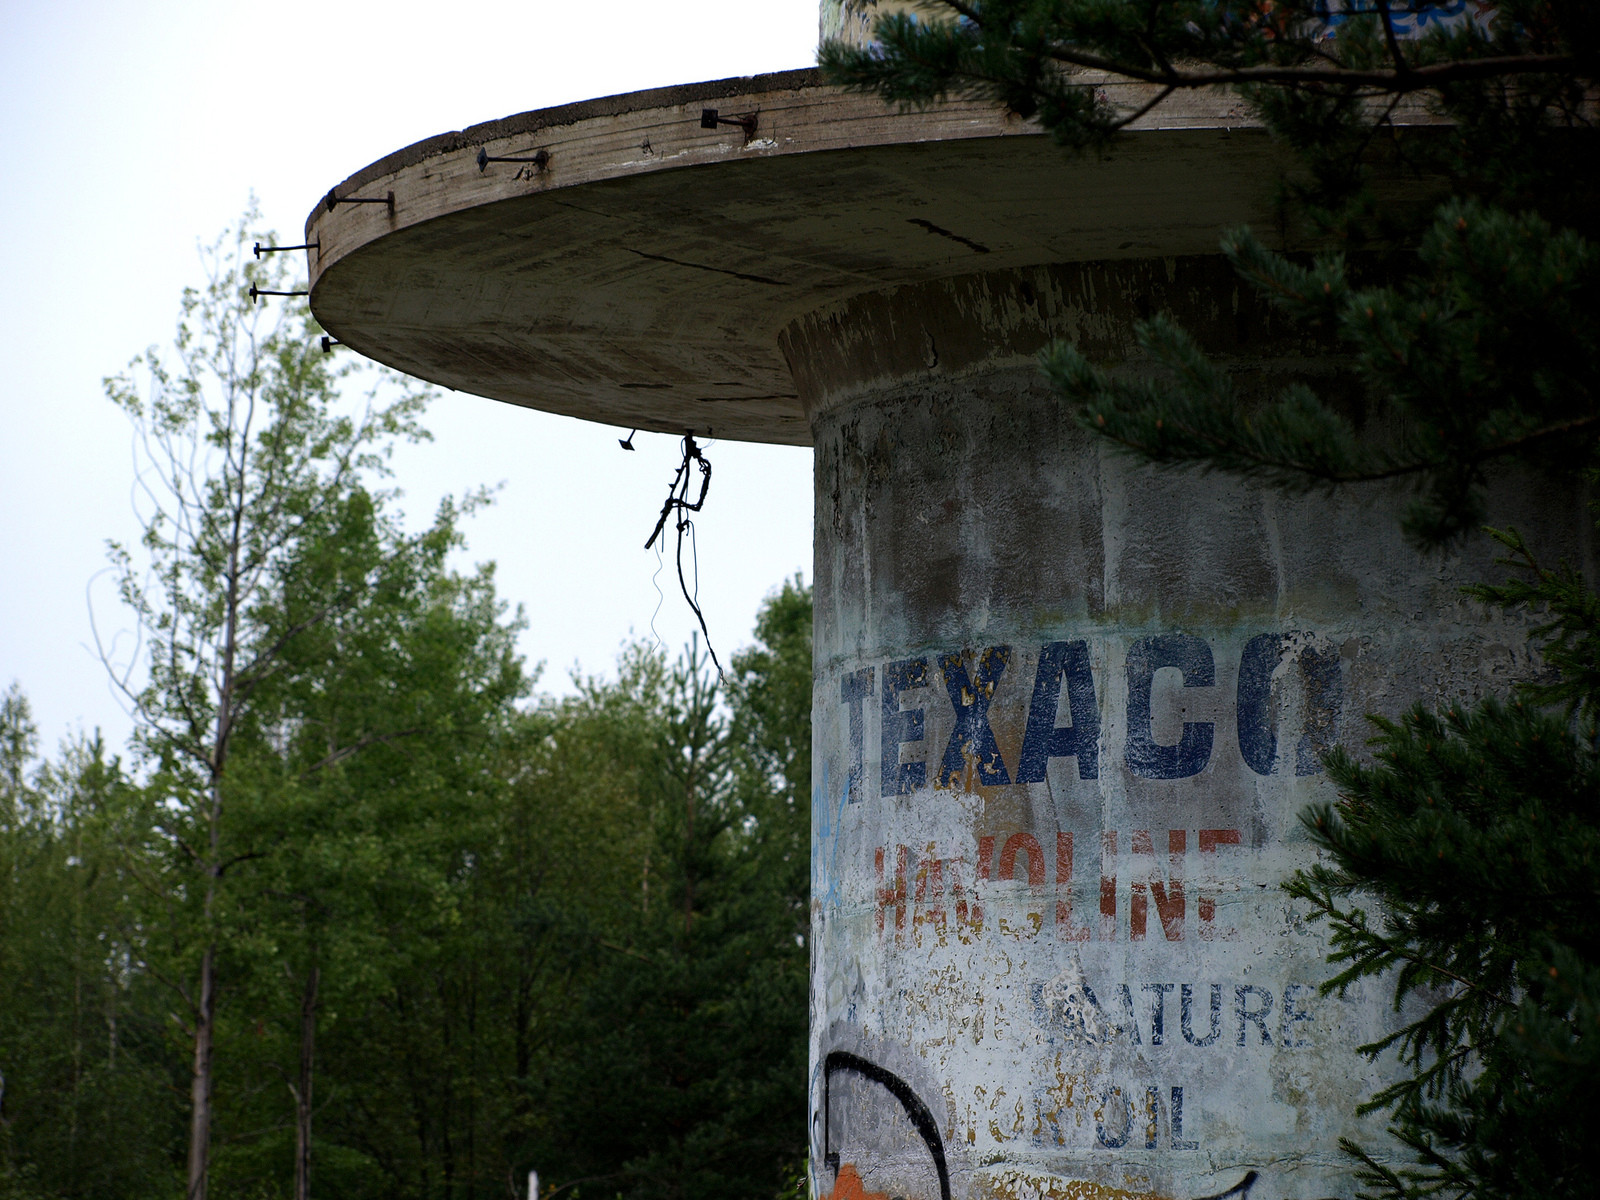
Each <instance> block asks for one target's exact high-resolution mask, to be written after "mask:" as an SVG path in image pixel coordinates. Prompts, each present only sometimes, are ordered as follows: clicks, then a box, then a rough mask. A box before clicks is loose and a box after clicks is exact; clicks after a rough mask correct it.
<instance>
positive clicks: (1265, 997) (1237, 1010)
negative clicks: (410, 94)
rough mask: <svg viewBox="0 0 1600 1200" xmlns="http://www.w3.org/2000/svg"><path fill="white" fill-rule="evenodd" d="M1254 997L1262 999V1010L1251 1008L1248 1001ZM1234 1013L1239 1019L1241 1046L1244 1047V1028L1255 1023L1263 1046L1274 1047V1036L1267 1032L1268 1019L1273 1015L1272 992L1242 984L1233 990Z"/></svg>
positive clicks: (1250, 984) (1249, 984) (1252, 985)
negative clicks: (1252, 1022)
mask: <svg viewBox="0 0 1600 1200" xmlns="http://www.w3.org/2000/svg"><path fill="white" fill-rule="evenodd" d="M1252 995H1254V996H1257V997H1259V998H1260V1000H1261V1007H1260V1008H1256V1009H1252V1008H1251V1007H1250V1005H1249V1003H1248V1001H1249V999H1250V997H1251V996H1252ZM1233 1011H1234V1014H1235V1015H1236V1016H1237V1017H1238V1018H1239V1045H1241V1046H1242V1045H1244V1042H1245V1037H1244V1027H1245V1026H1246V1025H1247V1024H1249V1023H1250V1022H1251V1021H1254V1022H1255V1026H1256V1030H1257V1031H1258V1032H1259V1033H1260V1034H1261V1045H1263V1046H1270V1045H1272V1035H1271V1034H1270V1033H1268V1032H1267V1017H1268V1016H1270V1015H1271V1013H1272V993H1271V992H1269V991H1267V989H1266V988H1258V987H1256V986H1255V985H1254V984H1252V983H1245V984H1241V985H1239V986H1238V987H1236V988H1234V989H1233Z"/></svg>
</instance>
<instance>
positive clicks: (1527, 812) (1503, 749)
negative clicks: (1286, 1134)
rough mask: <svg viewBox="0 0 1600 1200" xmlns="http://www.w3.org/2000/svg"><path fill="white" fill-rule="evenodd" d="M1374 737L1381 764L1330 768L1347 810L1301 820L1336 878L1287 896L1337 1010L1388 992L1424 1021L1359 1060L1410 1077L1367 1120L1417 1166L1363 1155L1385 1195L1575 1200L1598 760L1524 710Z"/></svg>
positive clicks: (1350, 762) (1422, 721)
mask: <svg viewBox="0 0 1600 1200" xmlns="http://www.w3.org/2000/svg"><path fill="white" fill-rule="evenodd" d="M1374 720H1375V723H1376V725H1377V727H1378V734H1377V736H1376V737H1375V738H1374V739H1373V744H1374V746H1375V747H1376V758H1375V761H1374V762H1373V763H1371V764H1362V763H1360V762H1358V761H1357V760H1356V759H1355V758H1353V757H1352V756H1351V755H1349V754H1347V753H1346V752H1344V751H1343V750H1335V751H1334V752H1333V753H1332V754H1330V755H1329V756H1328V759H1327V768H1328V772H1329V775H1330V777H1331V778H1332V779H1333V781H1334V783H1335V784H1336V785H1337V786H1338V788H1339V791H1340V799H1339V801H1338V802H1337V804H1319V805H1316V806H1313V807H1312V808H1311V809H1310V810H1309V811H1308V813H1307V814H1306V817H1305V820H1306V822H1307V824H1308V826H1309V827H1310V829H1311V831H1312V834H1313V836H1314V838H1315V839H1316V841H1317V842H1318V844H1319V845H1321V846H1322V847H1323V848H1324V849H1325V850H1326V851H1327V852H1328V855H1329V860H1330V861H1329V862H1324V863H1321V864H1318V865H1317V866H1314V867H1313V868H1311V869H1310V870H1309V871H1307V872H1304V873H1302V874H1301V875H1300V876H1299V877H1298V878H1297V879H1296V880H1295V881H1294V882H1293V883H1292V884H1290V885H1289V892H1290V894H1291V895H1293V896H1295V897H1297V898H1299V899H1301V900H1303V901H1305V902H1306V903H1307V904H1308V905H1309V906H1310V909H1311V913H1312V914H1313V916H1314V917H1316V918H1319V919H1323V920H1326V921H1327V922H1328V923H1329V926H1330V928H1331V931H1332V952H1331V954H1330V956H1329V961H1330V962H1331V963H1333V964H1335V965H1337V966H1339V967H1340V968H1341V969H1340V971H1339V972H1338V973H1337V974H1336V975H1335V976H1334V977H1333V978H1332V979H1330V980H1329V981H1328V982H1327V983H1326V984H1324V987H1323V990H1324V991H1325V992H1327V991H1339V992H1341V993H1342V992H1343V991H1344V990H1345V989H1346V988H1348V987H1349V986H1351V985H1353V984H1355V983H1356V982H1357V981H1359V980H1362V979H1366V978H1380V979H1386V980H1392V982H1393V986H1394V988H1395V997H1396V1009H1397V1011H1398V1010H1400V1009H1401V1006H1402V1001H1403V1000H1405V999H1408V998H1410V999H1414V1000H1420V1001H1422V1002H1423V1003H1422V1004H1421V1006H1420V1007H1421V1009H1422V1011H1421V1013H1420V1015H1418V1016H1415V1017H1414V1018H1412V1019H1409V1020H1405V1021H1403V1022H1402V1024H1401V1026H1400V1027H1399V1028H1398V1029H1397V1030H1396V1031H1395V1032H1394V1033H1392V1034H1390V1035H1389V1036H1387V1037H1385V1038H1383V1039H1382V1040H1380V1041H1379V1042H1377V1043H1374V1044H1373V1045H1371V1046H1368V1047H1364V1048H1363V1049H1364V1051H1365V1052H1366V1053H1369V1054H1371V1055H1373V1056H1374V1057H1376V1056H1377V1055H1379V1054H1381V1053H1383V1052H1384V1051H1386V1050H1389V1049H1391V1048H1393V1049H1394V1050H1396V1051H1397V1052H1398V1053H1399V1055H1400V1058H1401V1061H1402V1062H1403V1063H1404V1064H1405V1065H1406V1066H1407V1067H1408V1068H1410V1070H1409V1073H1408V1074H1407V1075H1406V1076H1404V1077H1402V1078H1401V1079H1400V1080H1398V1081H1397V1082H1395V1083H1393V1084H1391V1085H1390V1086H1389V1087H1387V1088H1384V1089H1383V1090H1382V1091H1380V1092H1378V1093H1377V1094H1376V1095H1375V1096H1374V1097H1373V1098H1372V1099H1371V1101H1369V1102H1368V1104H1367V1105H1366V1110H1367V1111H1373V1110H1388V1111H1390V1112H1392V1113H1393V1114H1394V1116H1395V1125H1396V1129H1397V1131H1398V1133H1399V1135H1400V1137H1401V1140H1402V1141H1403V1142H1404V1143H1405V1144H1407V1145H1408V1146H1410V1147H1411V1148H1412V1149H1413V1150H1414V1151H1415V1152H1416V1153H1417V1156H1418V1160H1419V1163H1420V1164H1421V1165H1420V1166H1419V1167H1418V1168H1403V1169H1399V1170H1396V1169H1394V1168H1392V1167H1389V1166H1383V1165H1381V1164H1380V1163H1378V1162H1377V1160H1375V1159H1374V1158H1373V1157H1372V1156H1370V1155H1368V1154H1366V1153H1362V1152H1359V1151H1357V1149H1356V1148H1355V1147H1353V1146H1350V1147H1347V1148H1348V1149H1350V1150H1351V1151H1352V1152H1353V1153H1359V1154H1360V1157H1361V1160H1362V1162H1363V1164H1364V1167H1365V1170H1364V1172H1363V1176H1362V1177H1363V1180H1364V1182H1366V1183H1368V1184H1370V1185H1374V1186H1376V1187H1378V1188H1379V1190H1380V1192H1381V1191H1392V1192H1398V1193H1405V1194H1411V1193H1416V1194H1431V1193H1433V1192H1438V1191H1442V1192H1446V1193H1449V1194H1467V1195H1534V1194H1539V1195H1578V1194H1580V1193H1579V1191H1578V1190H1577V1189H1579V1188H1586V1187H1587V1186H1588V1171H1587V1167H1588V1166H1589V1165H1590V1164H1591V1163H1592V1161H1593V1152H1592V1150H1591V1148H1590V1146H1589V1139H1588V1134H1587V1131H1586V1129H1585V1128H1584V1127H1583V1124H1582V1123H1581V1122H1579V1121H1576V1120H1574V1119H1573V1115H1574V1112H1575V1111H1587V1110H1583V1109H1579V1110H1574V1109H1573V1108H1572V1107H1571V1105H1572V1103H1573V1102H1574V1101H1575V1100H1580V1099H1584V1098H1587V1099H1589V1100H1590V1102H1592V1101H1593V1100H1594V1099H1597V1098H1600V1096H1597V1095H1596V1088H1595V1084H1594V1082H1593V1077H1592V1075H1590V1076H1589V1077H1588V1078H1587V1079H1586V1078H1584V1077H1583V1076H1582V1075H1580V1074H1578V1073H1577V1072H1579V1071H1581V1070H1582V1069H1583V1067H1584V1066H1585V1065H1586V1064H1588V1063H1589V1061H1590V1060H1591V1059H1592V1058H1593V1057H1594V1055H1595V1053H1596V1051H1595V1047H1594V1041H1595V1039H1594V1038H1593V1037H1592V1036H1585V1035H1584V1034H1583V1033H1582V1032H1581V1031H1582V1030H1583V1029H1585V1028H1586V1026H1584V1025H1582V1024H1579V1023H1577V1020H1576V1019H1577V1018H1580V1017H1582V1016H1584V1015H1586V1014H1592V1013H1593V1012H1594V1010H1595V1007H1596V1002H1597V997H1600V993H1597V992H1595V991H1592V990H1589V989H1591V988H1592V987H1593V985H1594V984H1595V983H1596V982H1597V979H1596V975H1597V974H1600V972H1597V970H1596V967H1595V964H1596V963H1597V962H1600V822H1597V821H1596V819H1595V812H1594V797H1595V795H1596V793H1597V791H1600V759H1597V757H1596V750H1595V744H1594V741H1593V739H1592V737H1589V738H1584V739H1581V740H1580V739H1575V738H1574V737H1572V736H1571V732H1570V730H1569V727H1568V725H1567V723H1566V722H1565V721H1564V720H1562V719H1559V718H1557V717H1555V716H1552V715H1549V714H1547V713H1545V712H1543V711H1541V710H1539V709H1537V708H1535V707H1534V706H1533V705H1531V704H1529V703H1525V702H1523V701H1514V702H1512V703H1510V704H1503V703H1500V702H1498V701H1494V700H1490V701H1487V702H1485V703H1483V704H1481V705H1479V706H1477V707H1475V708H1472V709H1465V708H1459V707H1457V708H1451V709H1448V710H1447V711H1445V712H1444V713H1443V714H1433V713H1430V712H1428V711H1426V710H1424V709H1422V708H1420V707H1418V708H1416V709H1413V710H1412V711H1411V712H1409V713H1407V714H1406V715H1405V716H1404V717H1403V718H1402V719H1401V720H1399V721H1392V722H1391V721H1384V720H1381V719H1376V718H1375V719H1374ZM1364 896H1365V897H1368V898H1369V899H1367V900H1366V901H1365V903H1366V904H1368V905H1370V903H1371V899H1377V900H1379V901H1380V907H1379V909H1378V911H1377V912H1376V913H1369V912H1368V911H1367V908H1366V907H1364V906H1363V900H1362V897H1364ZM1408 1011H1409V1010H1408ZM1591 1019H1593V1018H1592V1017H1591Z"/></svg>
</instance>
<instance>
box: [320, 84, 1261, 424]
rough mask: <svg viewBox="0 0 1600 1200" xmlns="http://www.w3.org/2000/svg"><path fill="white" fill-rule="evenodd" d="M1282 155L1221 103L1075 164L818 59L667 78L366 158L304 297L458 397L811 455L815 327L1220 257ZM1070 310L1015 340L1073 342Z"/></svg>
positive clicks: (349, 333) (1028, 136)
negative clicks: (714, 77)
mask: <svg viewBox="0 0 1600 1200" xmlns="http://www.w3.org/2000/svg"><path fill="white" fill-rule="evenodd" d="M1123 86H1124V87H1127V85H1123ZM1130 98H1133V97H1130ZM708 112H714V113H715V114H716V117H717V118H718V119H719V120H720V121H721V122H724V123H717V124H709V122H710V120H711V118H709V117H707V116H706V114H707V113H708ZM726 122H733V123H726ZM497 160H513V161H497ZM1286 170H1287V164H1286V161H1285V160H1284V158H1283V157H1282V154H1281V151H1280V150H1279V149H1278V148H1276V147H1274V146H1273V145H1272V144H1271V143H1270V142H1269V141H1268V139H1267V137H1266V136H1265V134H1264V133H1263V132H1262V131H1260V130H1259V129H1256V128H1251V127H1249V126H1248V125H1247V123H1246V122H1245V121H1244V119H1243V118H1242V116H1241V115H1240V114H1239V112H1238V111H1237V110H1236V109H1235V108H1234V107H1233V105H1232V99H1231V97H1227V96H1222V95H1212V94H1203V95H1197V96H1194V97H1190V98H1188V103H1187V104H1186V105H1181V106H1180V105H1177V104H1171V103H1169V105H1167V106H1165V107H1163V108H1162V109H1161V110H1159V115H1158V116H1154V115H1153V116H1151V117H1148V118H1146V119H1145V120H1144V121H1141V122H1140V123H1139V124H1138V125H1136V126H1135V127H1134V128H1133V130H1132V131H1131V132H1130V134H1129V135H1128V136H1127V137H1126V138H1125V139H1124V140H1123V141H1122V142H1121V143H1120V144H1119V145H1117V146H1116V148H1115V149H1114V151H1113V152H1111V153H1108V154H1105V155H1102V156H1095V155H1087V156H1079V157H1075V156H1072V155H1069V154H1067V153H1065V152H1063V151H1062V149H1061V148H1060V147H1059V146H1057V145H1056V144H1055V143H1054V142H1053V140H1052V139H1050V138H1049V137H1046V136H1042V135H1041V134H1040V132H1039V130H1038V129H1037V128H1036V127H1035V126H1033V125H1031V124H1029V123H1026V122H1023V121H1021V120H1019V119H1017V118H1016V117H1014V116H1008V115H1006V114H1005V113H1003V112H1002V111H1000V110H999V109H997V108H995V107H994V106H992V105H980V104H974V103H949V104H943V105H940V106H938V107H937V108H934V109H931V110H928V111H910V112H895V111H894V110H892V109H890V108H887V107H885V106H884V105H883V103H882V102H881V101H879V100H877V99H875V98H872V97H863V96H856V95H850V94H846V93H844V92H842V91H841V90H840V89H838V88H834V87H829V86H824V85H823V84H822V83H820V82H819V80H818V78H817V75H816V73H815V72H813V71H789V72H784V73H781V74H775V75H765V76H757V77H754V78H749V79H732V80H723V81H720V82H716V83H706V84H695V85H691V86H685V87H677V88H665V89H659V90H655V91H649V92H639V93H635V94H632V95H626V96H615V97H609V98H606V99H602V100H594V101H589V102H586V103H583V104H573V105H567V106H565V107H562V108H555V109H544V110H540V111H536V112H529V113H523V114H520V115H518V116H515V117H509V118H506V119H505V120H501V121H494V122H490V123H487V124H484V125H478V126H474V127H472V128H471V129H467V130H464V131H461V132H458V133H450V134H445V135H442V136H440V137H436V138H432V139H429V140H428V141H425V142H419V143H417V144H416V145H414V146H410V147H408V148H406V149H404V150H401V151H399V152H398V153H396V154H393V155H390V156H389V157H388V158H385V159H382V160H380V161H379V162H376V163H373V164H372V165H371V166H369V167H367V168H365V169H364V170H362V171H359V172H357V173H356V174H355V175H353V176H351V177H350V178H349V179H347V180H345V181H344V182H343V183H341V184H339V185H338V186H337V187H335V188H334V189H332V191H331V192H329V194H328V197H327V199H326V200H325V201H324V202H323V203H321V204H319V205H318V207H317V208H316V210H315V211H314V212H313V213H312V214H311V216H310V218H309V219H308V221H307V223H306V240H307V241H308V242H312V243H316V244H317V246H318V247H319V249H318V250H315V251H312V252H311V253H310V266H311V305H312V309H313V310H314V311H315V313H316V315H317V318H318V320H320V321H321V322H322V324H323V326H324V327H325V328H326V329H328V331H329V332H330V333H332V334H334V335H335V336H337V337H338V338H339V339H340V340H341V341H343V342H344V343H346V344H347V345H349V346H350V347H351V348H353V349H355V350H357V351H359V352H361V353H362V354H365V355H367V356H368V357H370V358H374V359H377V360H378V361H380V362H383V363H387V364H389V365H390V366H393V367H396V368H398V369H400V370H402V371H405V372H407V373H409V374H412V375H416V376H419V377H421V378H423V379H427V380H430V381H432V382H434V383H438V384H442V385H444V386H446V387H450V388H454V389H456V390H458V391H465V392H475V393H478V394H481V395H485V396H491V397H493V398H495V399H497V400H504V401H508V402H510V403H513V404H520V405H526V406H528V407H532V408H540V409H544V410H547V411H551V412H558V413H564V414H567V415H571V416H576V417H583V418H586V419H589V420H595V421H603V422H608V423H610V424H613V425H619V426H627V427H634V426H637V427H639V428H643V429H650V430H656V431H660V432H682V431H684V430H693V431H695V432H696V433H699V434H706V433H710V432H713V431H714V432H715V434H716V436H717V437H719V438H734V439H746V440H751V441H761V442H780V443H791V444H807V443H809V442H810V440H811V433H810V427H809V424H808V421H807V408H808V404H810V403H812V402H813V400H814V398H813V397H811V396H808V395H807V392H806V384H807V380H806V379H805V377H804V376H805V372H804V371H799V372H797V371H796V369H795V368H796V364H795V363H793V362H792V361H788V360H787V359H786V355H785V350H784V340H783V334H784V332H785V330H786V329H788V328H789V327H790V326H791V325H792V324H793V323H794V322H796V321H799V320H802V319H805V318H808V317H813V318H814V317H816V316H817V315H818V314H824V315H825V314H827V313H829V312H831V311H833V310H834V309H835V308H837V307H838V306H840V305H841V304H844V303H846V302H848V301H849V300H851V298H852V297H856V296H859V295H860V294H862V293H864V292H869V291H870V292H882V291H884V290H885V289H893V288H896V287H900V286H905V285H915V284H920V283H925V282H927V281H930V280H937V279H945V278H953V277H957V276H963V275H969V274H972V273H974V272H984V273H994V272H1003V271H1007V270H1013V269H1017V268H1025V267H1030V266H1036V265H1040V264H1061V263H1087V262H1113V261H1117V260H1123V259H1152V258H1171V257H1176V256H1190V255H1205V254H1214V253H1215V252H1216V247H1217V235H1218V230H1219V229H1221V228H1223V227H1225V226H1227V225H1230V224H1234V223H1239V222H1249V223H1251V224H1252V225H1253V226H1254V227H1256V228H1257V229H1258V230H1261V231H1264V232H1269V233H1271V232H1273V231H1277V224H1278V221H1277V208H1276V204H1275V201H1276V197H1277V194H1278V189H1279V185H1280V183H1281V181H1282V178H1283V175H1284V172H1285V171H1286ZM391 196H392V197H393V203H392V206H391V204H390V203H389V202H388V200H389V197H391ZM375 200H377V201H382V202H381V203H369V202H368V201H375ZM1279 232H1280V233H1281V231H1279ZM1055 299H1056V298H1055V297H1054V296H1052V295H1050V294H1047V295H1046V296H1045V297H1044V302H1045V305H1046V308H1045V309H1044V310H1043V311H1042V312H1041V313H1040V314H1036V315H1035V317H1034V319H1033V322H1032V328H1033V330H1034V333H1035V334H1038V335H1040V336H1028V337H1025V338H1024V339H1023V341H1022V342H1021V343H1020V344H1019V349H1018V353H1019V354H1031V353H1032V352H1033V351H1035V350H1036V349H1037V348H1038V346H1039V345H1040V344H1042V341H1043V340H1044V336H1043V335H1048V334H1050V333H1052V332H1060V330H1059V329H1058V328H1057V327H1056V326H1055V325H1053V324H1052V321H1053V320H1054V317H1055V316H1056V315H1059V314H1053V313H1052V311H1051V309H1050V305H1051V304H1052V302H1053V301H1054V300H1055ZM1058 307H1059V306H1058ZM903 332H904V334H905V336H907V337H910V338H912V339H913V340H914V341H915V342H916V343H917V353H918V354H923V353H924V352H926V354H927V355H928V356H930V358H932V359H936V358H938V357H939V356H940V355H941V353H942V352H941V349H940V347H939V346H938V345H937V341H936V340H935V342H934V344H932V345H931V346H929V345H926V344H925V343H926V342H927V338H926V337H925V336H924V335H923V332H922V331H921V330H905V331H903ZM993 349H994V348H993V347H991V348H990V351H989V352H990V353H991V354H992V353H993ZM953 365H954V362H953V361H951V362H947V363H946V370H948V369H951V367H952V366H953ZM797 376H798V378H797Z"/></svg>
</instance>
